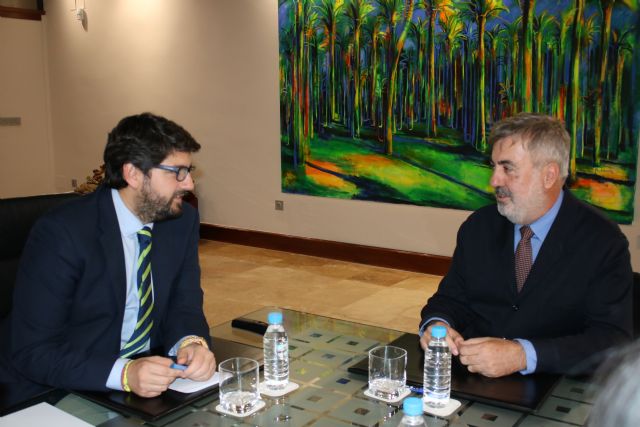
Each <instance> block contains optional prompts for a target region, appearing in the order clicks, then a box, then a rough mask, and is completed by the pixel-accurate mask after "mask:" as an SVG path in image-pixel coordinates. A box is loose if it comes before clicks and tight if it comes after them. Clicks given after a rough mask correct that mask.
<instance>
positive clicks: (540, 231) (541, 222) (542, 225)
mask: <svg viewBox="0 0 640 427" xmlns="http://www.w3.org/2000/svg"><path fill="white" fill-rule="evenodd" d="M563 199H564V190H562V191H560V195H559V196H558V198H557V199H556V201H555V203H554V204H553V206H551V209H549V210H548V211H547V212H546V213H545V214H544V215H542V216H541V217H540V218H538V219H537V220H535V221H534V222H532V223H531V224H529V227H530V228H531V230H532V231H533V234H534V237H537V238H538V239H540V240H541V241H544V239H545V238H546V237H547V234H549V230H551V225H553V221H555V219H556V216H558V211H560V206H561V205H562V200H563ZM522 225H523V224H514V227H515V228H514V230H515V232H516V233H519V232H520V227H522Z"/></svg>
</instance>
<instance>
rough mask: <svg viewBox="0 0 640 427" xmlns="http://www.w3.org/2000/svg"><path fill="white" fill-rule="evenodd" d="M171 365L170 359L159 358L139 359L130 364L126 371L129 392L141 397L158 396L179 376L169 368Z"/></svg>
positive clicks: (175, 370)
mask: <svg viewBox="0 0 640 427" xmlns="http://www.w3.org/2000/svg"><path fill="white" fill-rule="evenodd" d="M171 363H173V361H172V360H171V359H169V358H166V357H160V356H151V357H141V358H140V359H136V360H134V361H133V362H131V364H130V365H129V368H128V369H127V380H128V383H129V387H130V388H131V391H132V392H134V393H135V394H137V395H138V396H141V397H156V396H158V395H160V394H161V393H162V392H164V391H165V390H167V388H168V387H169V385H170V384H171V383H172V382H173V381H174V380H175V379H176V378H178V377H179V376H180V373H181V372H180V371H179V370H177V369H171V368H170V366H171Z"/></svg>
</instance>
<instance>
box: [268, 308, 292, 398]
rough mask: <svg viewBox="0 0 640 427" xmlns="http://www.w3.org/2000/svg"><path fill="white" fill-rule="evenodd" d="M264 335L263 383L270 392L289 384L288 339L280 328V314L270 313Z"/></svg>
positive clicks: (281, 327)
mask: <svg viewBox="0 0 640 427" xmlns="http://www.w3.org/2000/svg"><path fill="white" fill-rule="evenodd" d="M267 321H268V322H269V327H268V328H267V331H266V332H265V333H264V337H263V339H262V346H263V349H264V382H265V385H266V386H267V388H269V389H270V390H282V389H283V388H285V387H286V386H287V384H289V338H288V337H287V333H286V332H285V330H284V327H283V326H282V313H279V312H275V311H274V312H271V313H269V316H268V317H267Z"/></svg>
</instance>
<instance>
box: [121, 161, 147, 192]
mask: <svg viewBox="0 0 640 427" xmlns="http://www.w3.org/2000/svg"><path fill="white" fill-rule="evenodd" d="M122 178H123V179H124V180H125V181H126V182H127V184H128V185H129V187H131V188H132V189H134V190H137V189H139V188H140V187H142V183H143V181H144V174H143V173H142V171H141V170H140V169H138V168H137V167H135V166H134V165H133V163H125V164H124V165H122Z"/></svg>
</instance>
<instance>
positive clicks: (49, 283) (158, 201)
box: [0, 113, 216, 407]
mask: <svg viewBox="0 0 640 427" xmlns="http://www.w3.org/2000/svg"><path fill="white" fill-rule="evenodd" d="M199 149H200V145H199V144H198V143H197V142H196V141H195V140H194V139H193V138H192V136H191V135H190V134H189V133H188V132H187V131H186V130H184V129H183V128H182V127H180V126H179V125H177V124H175V123H174V122H172V121H170V120H167V119H166V118H163V117H159V116H155V115H152V114H149V113H145V114H140V115H136V116H131V117H126V118H124V119H122V120H121V121H120V123H118V125H117V126H116V127H115V128H114V129H113V130H112V132H111V133H110V134H109V138H108V142H107V145H106V148H105V151H104V162H105V180H104V185H102V186H101V187H99V188H98V189H97V190H96V191H95V192H94V193H93V194H91V195H88V196H84V197H82V198H80V199H77V200H74V201H72V202H70V203H68V204H66V205H64V206H62V207H60V208H58V209H56V210H54V211H52V212H50V213H49V214H47V215H45V216H44V217H42V218H41V219H40V220H39V221H38V222H37V223H36V225H35V226H34V227H33V229H32V231H31V234H30V236H29V240H28V242H27V244H26V247H25V249H24V252H23V256H22V259H21V263H20V268H19V271H18V277H17V280H16V286H15V291H14V303H13V309H12V312H11V314H10V316H8V318H7V320H6V321H5V324H3V325H2V328H1V329H0V342H2V349H1V350H0V352H1V354H0V407H2V406H3V405H5V406H7V405H10V404H13V403H16V401H19V400H22V399H23V398H25V397H28V395H29V394H33V393H35V392H38V391H39V390H42V389H45V388H46V387H56V388H65V389H78V390H97V391H100V390H108V389H115V390H124V391H127V392H129V391H130V392H133V393H135V394H137V395H139V396H143V397H153V396H157V395H159V394H160V393H162V392H163V391H165V390H166V389H167V388H168V386H169V385H170V384H171V382H173V381H174V380H175V379H176V378H179V377H180V378H189V379H193V380H206V379H208V378H210V377H211V375H212V374H213V373H214V371H215V366H216V365H215V358H214V356H213V353H212V352H211V351H210V350H209V343H210V339H209V328H208V326H207V322H206V319H205V317H204V314H203V311H202V303H203V294H202V290H201V288H200V267H199V261H198V240H199V226H200V223H199V217H198V213H197V211H196V210H195V209H194V208H193V207H191V206H190V205H188V204H183V201H182V199H183V197H184V195H185V194H187V193H188V192H189V191H191V190H193V188H194V184H193V180H192V178H191V171H192V170H193V166H192V165H191V154H192V153H194V152H196V151H198V150H199ZM152 354H163V355H164V356H153V355H152ZM169 356H172V357H175V358H176V361H177V363H179V364H184V365H187V368H186V370H184V371H181V370H178V369H172V368H171V365H172V362H173V361H172V359H170V358H169ZM3 366H4V369H3Z"/></svg>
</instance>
